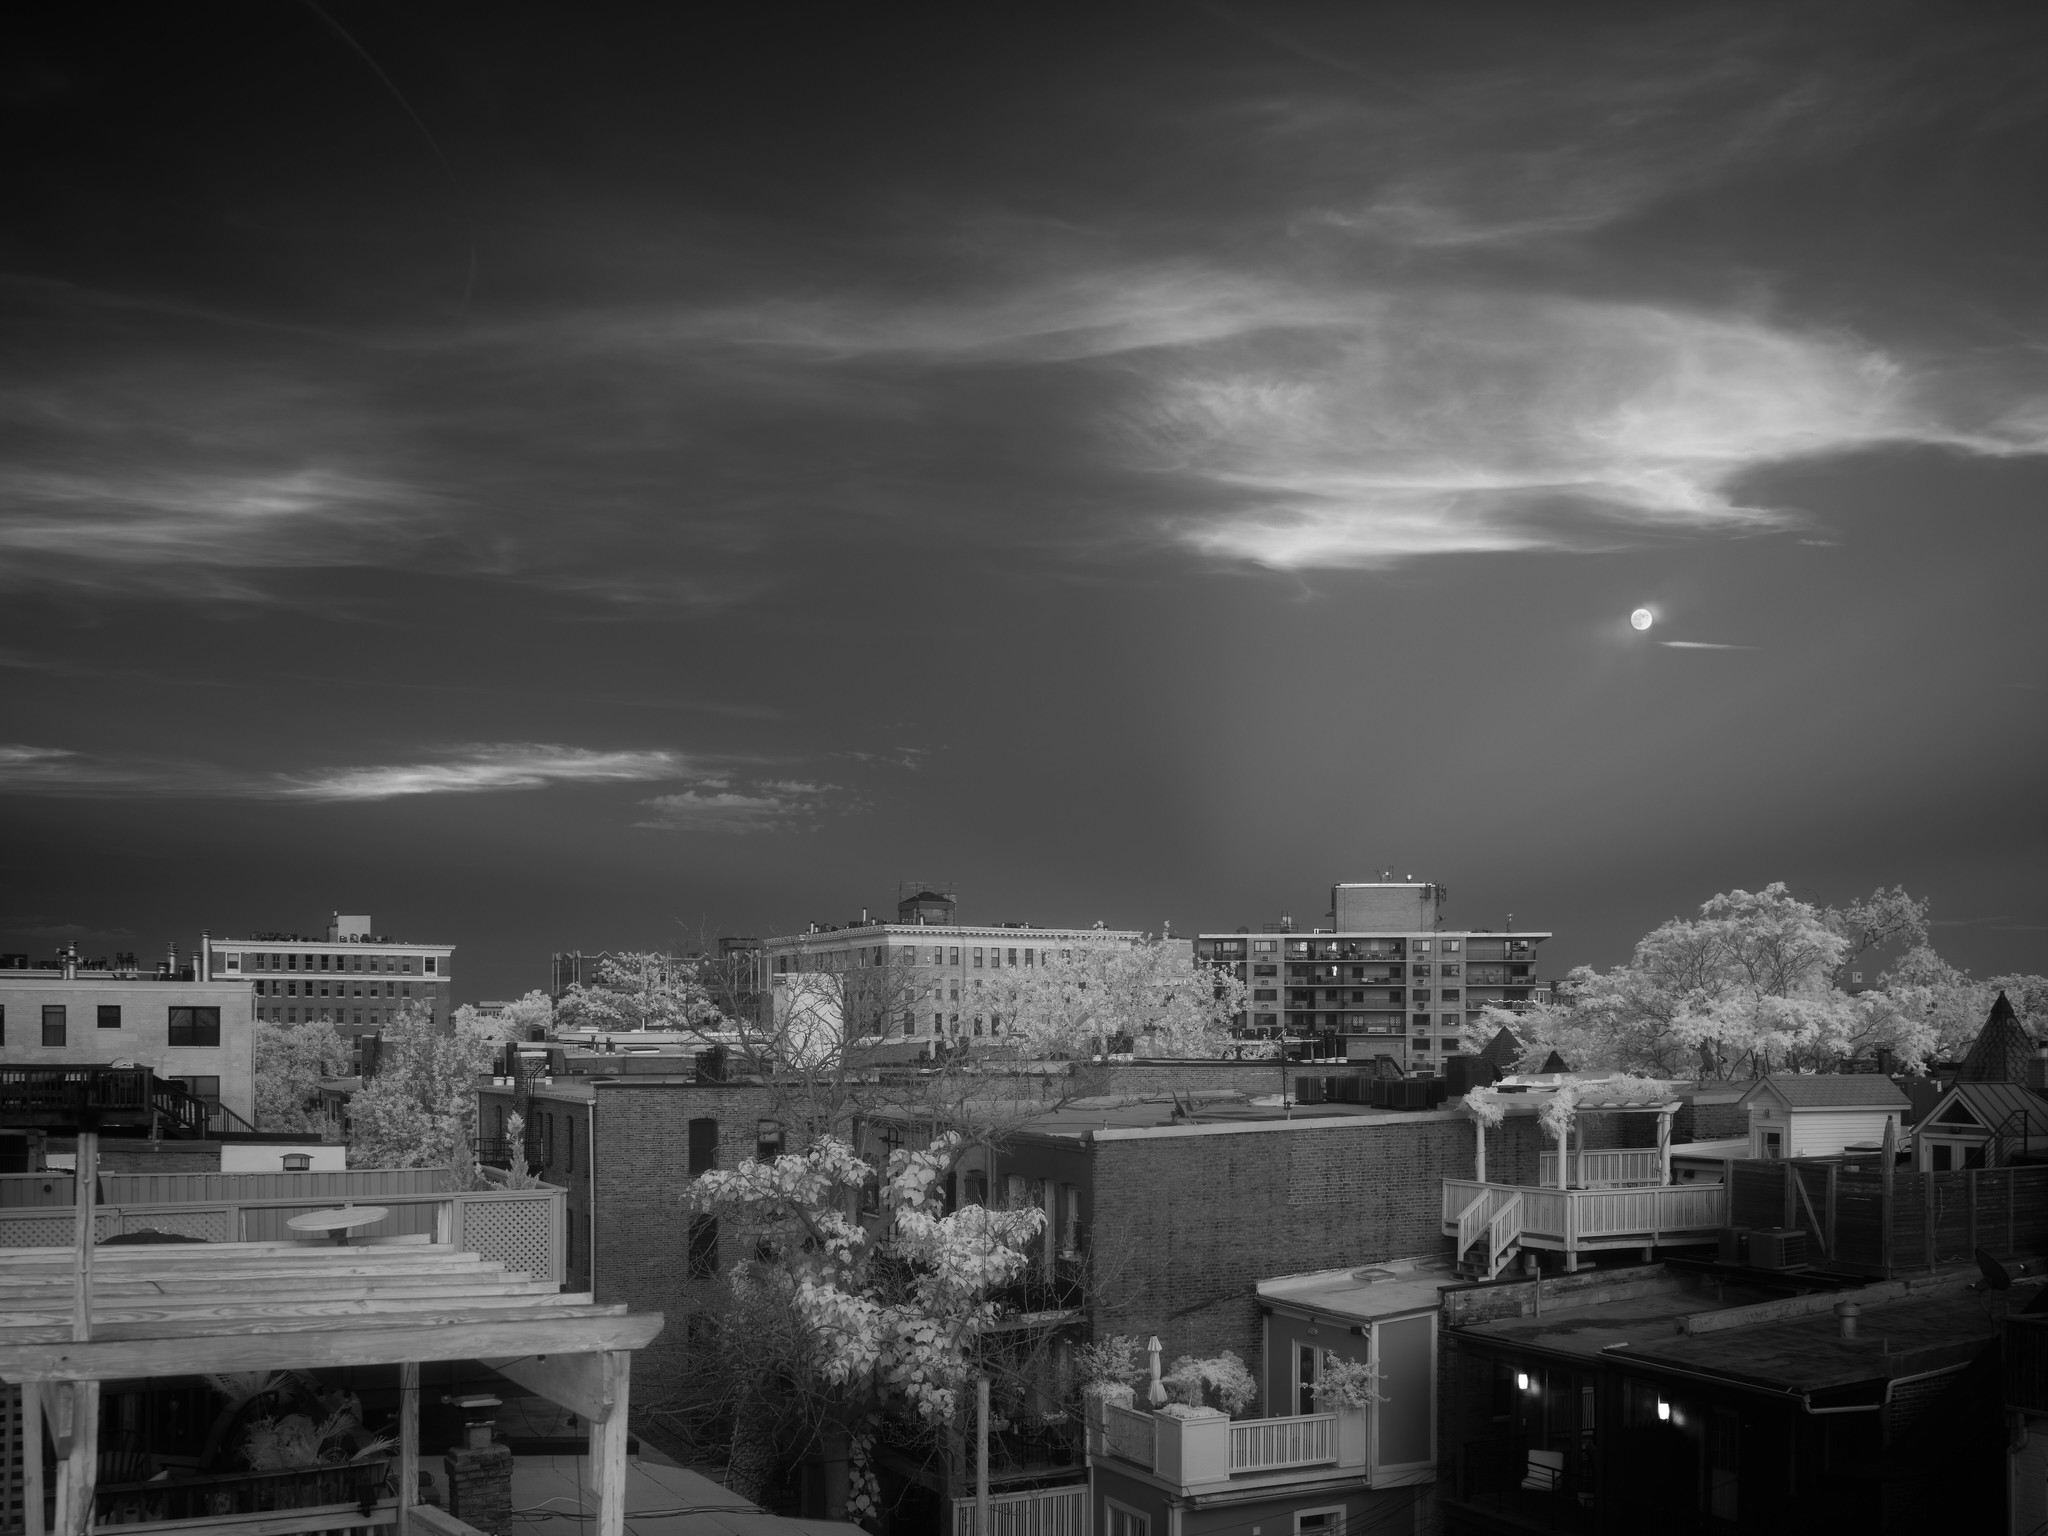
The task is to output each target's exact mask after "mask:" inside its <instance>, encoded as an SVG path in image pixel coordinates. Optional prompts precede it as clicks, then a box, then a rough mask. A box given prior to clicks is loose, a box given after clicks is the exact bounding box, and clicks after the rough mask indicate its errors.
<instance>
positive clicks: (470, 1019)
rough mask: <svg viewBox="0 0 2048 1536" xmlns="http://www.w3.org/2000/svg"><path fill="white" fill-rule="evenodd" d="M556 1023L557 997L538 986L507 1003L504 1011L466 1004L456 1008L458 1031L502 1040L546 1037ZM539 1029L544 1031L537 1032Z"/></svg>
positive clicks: (455, 1019)
mask: <svg viewBox="0 0 2048 1536" xmlns="http://www.w3.org/2000/svg"><path fill="white" fill-rule="evenodd" d="M554 1022H555V1000H554V999H553V998H551V997H549V996H548V995H547V993H545V992H542V991H541V990H539V989H538V988H535V989H534V990H533V991H531V992H529V993H527V994H526V996H524V997H522V998H520V999H518V1000H517V1001H516V1002H510V1003H507V1004H505V1007H504V1011H503V1012H502V1013H498V1014H484V1013H480V1012H478V1011H477V1009H476V1008H475V1006H474V1005H472V1004H469V1003H464V1004H463V1005H462V1006H461V1007H460V1008H458V1009H456V1010H455V1018H454V1023H455V1027H456V1028H457V1029H458V1030H460V1029H467V1030H470V1031H472V1032H474V1033H477V1034H482V1035H490V1036H492V1037H493V1038H495V1039H497V1040H499V1041H506V1040H532V1039H544V1038H546V1032H547V1031H548V1030H549V1029H551V1028H552V1027H553V1026H554ZM535 1030H539V1031H540V1032H541V1033H540V1034H539V1035H536V1034H535V1033H534V1031H535Z"/></svg>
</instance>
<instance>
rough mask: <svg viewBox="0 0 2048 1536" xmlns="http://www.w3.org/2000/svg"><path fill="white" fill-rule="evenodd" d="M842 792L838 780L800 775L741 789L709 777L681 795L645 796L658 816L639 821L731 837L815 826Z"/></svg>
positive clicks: (658, 828)
mask: <svg viewBox="0 0 2048 1536" xmlns="http://www.w3.org/2000/svg"><path fill="white" fill-rule="evenodd" d="M839 793H840V786H838V785H836V784H822V783H811V782H807V781H805V780H800V779H766V780H763V781H761V782H760V783H758V784H755V785H752V786H749V787H747V788H735V787H733V784H732V781H731V780H729V779H706V780H704V781H702V782H701V783H699V784H696V785H693V786H692V787H691V788H689V789H686V790H683V791H681V792H680V793H677V794H673V795H657V796H655V797H654V798H653V799H652V800H643V801H642V802H641V804H642V805H644V806H646V807H647V808H648V809H649V810H650V811H652V812H654V814H653V816H651V817H650V818H649V819H647V820H645V821H638V822H635V823H634V825H635V826H637V827H643V828H646V829H648V830H651V831H658V832H710V833H720V834H725V835H729V836H742V835H745V834H748V833H754V832H783V831H792V830H800V829H802V828H805V827H808V826H812V825H815V824H816V822H817V819H818V817H819V816H820V815H821V814H822V813H823V812H824V811H825V810H826V809H827V807H828V806H829V805H831V804H832V803H833V801H834V799H835V797H836V796H837V795H838V794H839Z"/></svg>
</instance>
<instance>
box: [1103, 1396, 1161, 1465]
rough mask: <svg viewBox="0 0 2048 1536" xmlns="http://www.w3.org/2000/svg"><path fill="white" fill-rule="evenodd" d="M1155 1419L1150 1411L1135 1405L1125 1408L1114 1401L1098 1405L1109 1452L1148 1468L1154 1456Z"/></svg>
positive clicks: (1155, 1450)
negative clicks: (1100, 1407)
mask: <svg viewBox="0 0 2048 1536" xmlns="http://www.w3.org/2000/svg"><path fill="white" fill-rule="evenodd" d="M1158 1422H1159V1421H1158V1420H1157V1419H1155V1418H1153V1416H1152V1415H1151V1414H1149V1413H1141V1412H1139V1411H1138V1410H1137V1409H1136V1408H1125V1407H1123V1406H1122V1405H1121V1404H1118V1403H1104V1404H1103V1405H1102V1433H1103V1439H1104V1441H1105V1442H1106V1443H1107V1444H1108V1447H1109V1454H1110V1455H1112V1456H1120V1457H1122V1458H1123V1459H1124V1460H1125V1461H1132V1462H1136V1463H1137V1464H1138V1465H1139V1466H1141V1467H1144V1468H1146V1469H1147V1470H1148V1471H1149V1470H1150V1469H1151V1466H1152V1463H1153V1460H1154V1459H1155V1457H1156V1456H1157V1447H1156V1445H1155V1430H1154V1427H1153V1426H1155V1425H1156V1424H1157V1423H1158Z"/></svg>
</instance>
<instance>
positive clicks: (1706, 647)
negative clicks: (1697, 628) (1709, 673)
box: [1657, 640, 1756, 651]
mask: <svg viewBox="0 0 2048 1536" xmlns="http://www.w3.org/2000/svg"><path fill="white" fill-rule="evenodd" d="M1657 643H1658V644H1659V645H1663V646H1668V647H1670V648H1671V649H1672V650H1674V651H1753V650H1755V649H1756V647H1755V646H1753V645H1722V644H1720V643H1718V642H1716V641H1713V640H1659V641H1658V642H1657Z"/></svg>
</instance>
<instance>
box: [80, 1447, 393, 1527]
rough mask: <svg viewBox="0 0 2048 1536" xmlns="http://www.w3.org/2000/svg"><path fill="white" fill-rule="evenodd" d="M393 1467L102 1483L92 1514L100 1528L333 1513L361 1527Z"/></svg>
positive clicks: (357, 1465)
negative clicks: (293, 1513) (260, 1516)
mask: <svg viewBox="0 0 2048 1536" xmlns="http://www.w3.org/2000/svg"><path fill="white" fill-rule="evenodd" d="M391 1467H392V1463H391V1461H390V1459H389V1458H379V1459H377V1460H374V1461H353V1462H344V1463H342V1464H340V1465H338V1466H323V1467H301V1468H295V1469H292V1470H290V1471H283V1472H228V1473H223V1474H220V1475H217V1476H211V1477H180V1478H165V1479H161V1480H155V1481H149V1482H136V1483H101V1484H100V1485H99V1486H98V1487H97V1488H95V1489H94V1491H93V1514H94V1518H95V1520H96V1521H97V1522H98V1523H99V1524H101V1525H129V1526H134V1525H152V1524H155V1523H157V1522H160V1521H166V1520H190V1521H199V1520H217V1519H219V1518H220V1517H222V1516H227V1515H253V1514H268V1513H273V1512H279V1511H286V1510H290V1511H305V1512H308V1513H310V1512H314V1511H319V1512H322V1513H325V1512H327V1511H330V1510H333V1511H334V1512H335V1513H337V1514H340V1515H343V1516H347V1515H351V1514H352V1515H354V1516H356V1517H357V1518H355V1519H348V1518H340V1519H336V1520H335V1521H334V1522H333V1525H334V1526H337V1527H347V1526H354V1525H361V1524H364V1523H367V1517H369V1516H371V1515H373V1514H374V1513H375V1512H376V1510H377V1506H378V1504H379V1502H380V1501H381V1500H382V1499H383V1497H384V1495H385V1493H386V1491H387V1485H388V1484H389V1482H390V1480H391ZM337 1506H338V1508H337ZM195 1528H196V1527H195ZM323 1528H324V1527H323Z"/></svg>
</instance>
